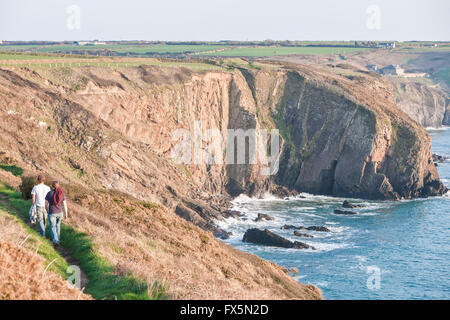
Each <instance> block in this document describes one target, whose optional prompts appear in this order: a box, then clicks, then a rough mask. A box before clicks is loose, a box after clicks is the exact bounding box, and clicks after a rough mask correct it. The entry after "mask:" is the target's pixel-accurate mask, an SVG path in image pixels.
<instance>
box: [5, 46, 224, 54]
mask: <svg viewBox="0 0 450 320" xmlns="http://www.w3.org/2000/svg"><path fill="white" fill-rule="evenodd" d="M221 48H226V46H225V45H206V44H205V45H203V44H200V45H165V44H156V45H129V44H111V45H109V44H105V45H95V46H91V45H87V46H76V45H46V46H37V45H14V46H5V45H3V46H0V51H20V52H38V53H58V52H71V51H100V50H110V51H114V52H117V53H135V54H177V53H186V52H189V53H195V52H206V51H210V50H217V49H221Z"/></svg>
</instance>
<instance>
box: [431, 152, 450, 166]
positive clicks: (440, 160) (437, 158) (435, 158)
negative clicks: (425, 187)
mask: <svg viewBox="0 0 450 320" xmlns="http://www.w3.org/2000/svg"><path fill="white" fill-rule="evenodd" d="M433 161H434V164H435V165H437V163H443V162H448V161H450V158H449V157H446V156H440V155H438V154H436V153H433Z"/></svg>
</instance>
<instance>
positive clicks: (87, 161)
mask: <svg viewBox="0 0 450 320" xmlns="http://www.w3.org/2000/svg"><path fill="white" fill-rule="evenodd" d="M123 71H124V72H119V71H117V72H110V70H109V69H102V68H80V69H66V68H64V69H53V70H48V69H47V70H43V71H41V72H34V71H31V70H28V69H19V70H17V69H16V70H5V69H1V70H0V110H1V111H0V146H1V149H0V162H1V163H8V164H16V165H18V166H20V167H22V168H24V169H25V174H26V175H28V174H32V175H35V174H36V173H37V172H42V171H44V172H45V173H47V174H48V175H49V176H50V177H52V178H57V179H58V180H60V181H61V182H62V183H63V184H64V187H65V188H66V193H67V197H68V199H69V206H70V210H71V212H72V214H71V217H70V219H68V220H67V221H65V223H67V224H69V225H71V226H73V227H75V228H76V229H77V230H79V231H81V232H85V233H86V234H87V235H88V236H89V237H90V238H92V240H93V243H94V247H95V249H96V250H98V252H99V254H100V255H101V256H102V257H103V258H105V259H107V260H108V262H109V263H111V265H113V266H114V272H115V273H118V274H129V273H132V274H133V275H135V276H136V277H138V278H140V279H142V280H144V281H146V282H147V283H148V287H149V288H150V289H151V288H153V285H154V283H155V281H158V283H163V284H164V287H165V291H166V292H167V293H168V295H169V297H170V298H173V299H180V298H181V299H321V298H322V295H321V292H320V290H319V289H317V288H316V287H314V286H313V285H303V284H301V283H299V282H298V281H296V280H295V279H294V278H292V277H291V276H289V275H288V271H287V270H286V269H284V268H282V267H280V266H278V265H275V264H273V263H271V262H268V261H265V260H262V259H260V258H258V257H256V256H254V255H251V254H247V253H243V252H239V251H238V250H236V249H234V248H232V247H230V246H229V245H226V244H225V243H223V242H221V241H219V240H217V239H215V238H214V237H213V235H212V234H211V233H209V232H207V231H211V232H213V233H214V234H215V235H216V236H224V235H225V234H224V232H223V231H221V230H219V229H218V228H217V227H216V226H215V225H214V223H213V221H214V220H216V219H221V218H223V216H224V215H225V214H226V212H224V211H225V209H226V206H227V201H226V200H227V199H228V198H227V196H226V193H225V192H224V193H223V194H222V193H221V192H222V191H223V190H224V188H225V187H224V184H225V182H224V181H226V179H225V173H224V172H225V171H224V168H223V167H220V166H218V167H217V168H210V167H207V166H206V165H205V166H204V167H202V166H199V167H195V166H193V167H192V169H191V168H188V167H187V166H184V165H180V164H175V163H174V162H173V161H172V160H171V159H170V157H169V156H167V153H168V152H169V151H170V148H171V145H172V144H174V143H175V142H172V140H171V138H170V133H171V131H170V130H172V129H175V128H183V127H186V128H191V126H192V127H194V124H193V123H191V121H193V120H194V119H198V118H197V117H199V118H201V117H203V119H204V120H205V121H207V122H208V123H209V124H211V125H213V124H214V125H217V126H219V127H220V128H221V125H222V122H225V124H224V125H223V127H224V128H226V127H227V126H228V125H227V123H228V120H227V119H228V114H227V113H226V112H228V99H229V93H230V92H232V91H233V90H232V89H231V79H232V75H231V74H228V73H205V74H203V73H202V74H195V75H194V74H192V73H191V72H190V71H188V70H178V69H174V70H156V71H155V70H152V69H151V68H148V69H147V70H145V69H143V68H136V69H125V70H123ZM149 74H150V76H149ZM132 77H135V78H134V79H133V78H132ZM147 77H149V78H147ZM131 79H133V80H131ZM155 79H157V84H154V83H153V81H154V80H155ZM221 95H222V96H221ZM238 100H239V101H240V99H238ZM204 103H205V104H206V103H207V105H208V106H209V108H210V109H204V107H203V106H205V104H204ZM225 106H226V108H225ZM169 107H170V108H169ZM155 108H156V109H155ZM159 108H160V109H159ZM164 108H166V109H164ZM189 108H191V109H189ZM222 109H223V110H222ZM191 111H192V114H190V113H189V112H191ZM224 115H225V116H224ZM191 116H192V118H191ZM148 130H150V131H148ZM147 134H151V135H152V136H151V137H149V136H147ZM203 170H204V171H203ZM216 170H217V171H216ZM203 174H205V176H203ZM4 178H5V177H2V180H3V179H4ZM6 178H7V179H6V182H8V183H10V181H9V180H11V181H12V179H10V178H13V177H9V178H8V177H6ZM16 179H17V178H16ZM17 183H18V182H16V183H10V184H11V185H17ZM209 192H211V193H209ZM179 216H181V217H179ZM186 220H188V221H186ZM191 222H192V223H194V224H196V225H197V226H195V225H193V224H192V223H191ZM198 226H199V227H200V228H199V227H198ZM202 229H203V230H202ZM205 230H207V231H205ZM151 290H152V289H151Z"/></svg>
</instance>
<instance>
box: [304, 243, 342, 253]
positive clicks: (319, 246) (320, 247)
mask: <svg viewBox="0 0 450 320" xmlns="http://www.w3.org/2000/svg"><path fill="white" fill-rule="evenodd" d="M308 244H309V243H308ZM310 245H312V246H313V247H314V248H316V250H313V251H316V252H328V251H332V250H337V249H343V248H348V247H350V244H349V243H346V242H343V243H321V242H317V243H311V244H310Z"/></svg>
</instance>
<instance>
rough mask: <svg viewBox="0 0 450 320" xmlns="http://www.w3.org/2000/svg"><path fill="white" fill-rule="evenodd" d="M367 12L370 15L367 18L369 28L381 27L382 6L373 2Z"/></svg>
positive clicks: (376, 28) (377, 28)
mask: <svg viewBox="0 0 450 320" xmlns="http://www.w3.org/2000/svg"><path fill="white" fill-rule="evenodd" d="M366 14H367V15H368V17H367V20H366V26H367V29H369V30H380V29H381V8H380V6H378V5H376V4H372V5H370V6H368V7H367V9H366Z"/></svg>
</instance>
